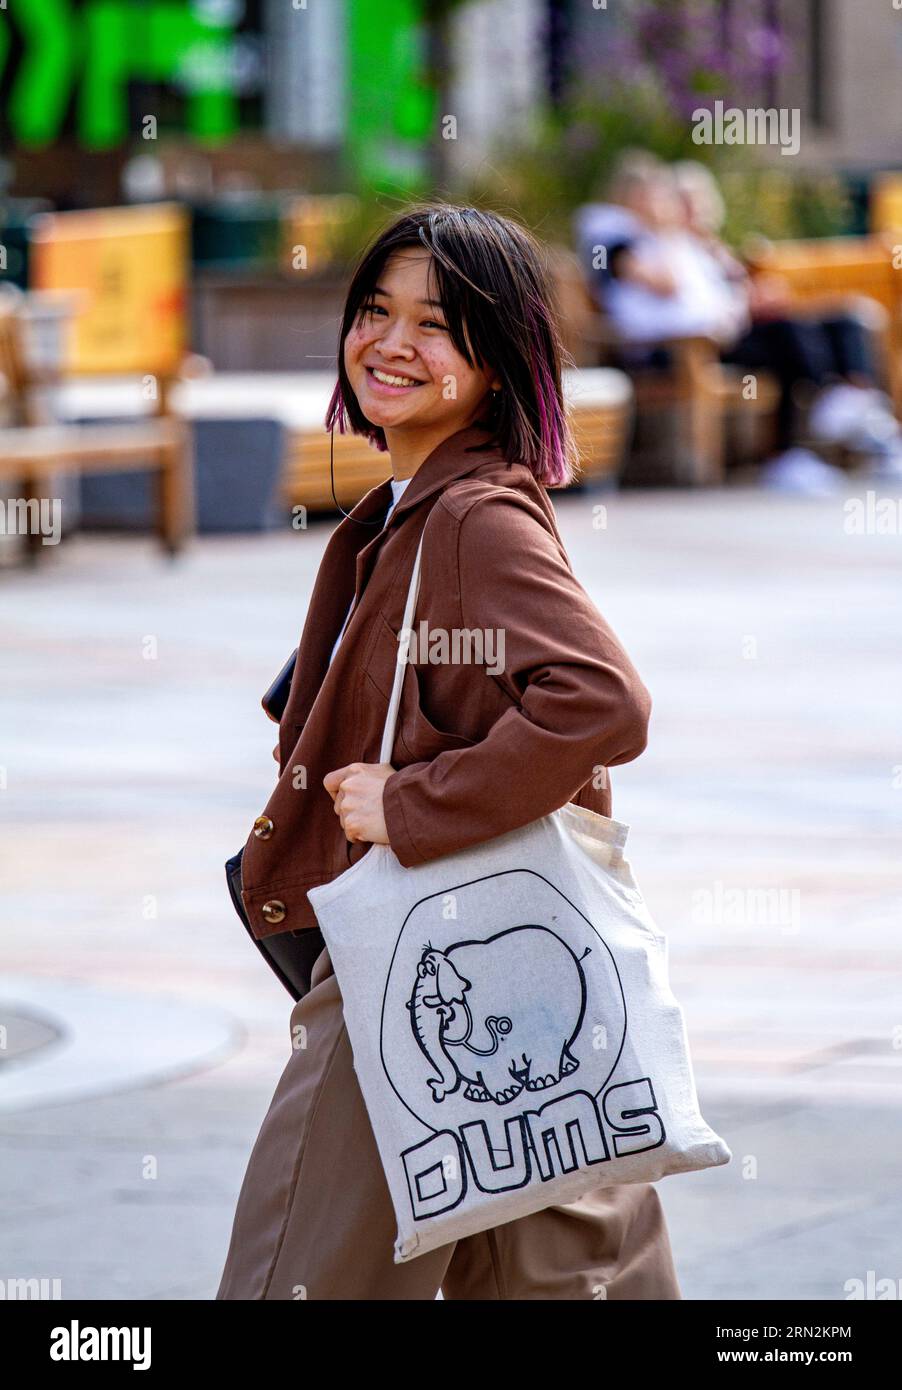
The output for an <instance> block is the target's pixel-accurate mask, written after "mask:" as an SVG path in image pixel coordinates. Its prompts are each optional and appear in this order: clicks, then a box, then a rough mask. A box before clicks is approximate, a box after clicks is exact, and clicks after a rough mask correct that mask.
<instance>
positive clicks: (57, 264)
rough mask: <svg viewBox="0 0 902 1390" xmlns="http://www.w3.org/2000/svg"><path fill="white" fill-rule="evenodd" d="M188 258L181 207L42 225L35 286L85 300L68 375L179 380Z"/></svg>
mask: <svg viewBox="0 0 902 1390" xmlns="http://www.w3.org/2000/svg"><path fill="white" fill-rule="evenodd" d="M188 259H189V226H188V214H187V211H186V210H185V208H183V207H181V206H180V205H179V204H178V203H156V204H150V205H143V206H140V207H126V208H97V209H92V210H91V211H87V212H60V213H48V214H45V215H43V216H41V217H39V218H37V219H36V221H35V226H34V232H33V236H32V243H31V270H30V281H31V284H32V287H33V288H34V289H39V290H77V291H80V292H81V294H82V296H83V297H82V298H81V300H80V304H79V308H78V311H77V313H76V314H75V316H74V318H73V321H72V323H71V324H70V328H69V340H68V345H67V354H66V364H65V369H64V370H65V371H66V372H72V373H78V374H91V373H98V374H100V373H103V374H106V373H118V372H121V373H123V374H125V373H136V372H137V373H141V374H142V375H143V374H148V375H155V376H167V375H171V374H172V373H174V372H175V371H176V370H177V368H178V365H179V362H180V361H181V359H182V357H183V356H184V353H185V345H186V339H187V325H186V312H187V280H188Z"/></svg>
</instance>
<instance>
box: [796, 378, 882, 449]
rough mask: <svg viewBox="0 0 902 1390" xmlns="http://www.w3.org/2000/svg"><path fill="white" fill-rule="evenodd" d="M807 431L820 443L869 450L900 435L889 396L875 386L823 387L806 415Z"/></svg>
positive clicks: (845, 384) (842, 384) (839, 385)
mask: <svg viewBox="0 0 902 1390" xmlns="http://www.w3.org/2000/svg"><path fill="white" fill-rule="evenodd" d="M808 430H809V432H810V434H811V435H812V436H813V437H814V438H815V439H817V440H820V441H821V443H823V444H844V445H845V446H846V448H848V449H854V450H857V451H860V452H863V453H869V452H870V451H871V450H872V449H874V448H875V447H878V448H879V446H880V444H881V443H884V442H887V441H889V440H891V439H894V438H896V437H897V436H898V435H899V434H900V430H899V425H898V422H897V420H896V417H895V415H894V414H893V408H892V404H891V403H890V400H889V397H888V396H887V395H885V393H884V392H883V391H878V390H877V389H876V387H865V386H851V385H850V384H849V383H848V382H840V383H838V384H837V385H836V386H825V387H824V389H823V390H822V391H821V393H820V395H819V396H818V397H817V399H816V400H815V402H814V404H813V405H812V407H811V410H810V412H809V415H808Z"/></svg>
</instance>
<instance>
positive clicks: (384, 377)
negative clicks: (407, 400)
mask: <svg viewBox="0 0 902 1390" xmlns="http://www.w3.org/2000/svg"><path fill="white" fill-rule="evenodd" d="M367 371H368V372H369V374H370V376H372V377H375V379H376V381H379V382H381V383H382V385H383V386H422V385H423V384H424V383H423V382H422V381H417V380H416V378H415V377H412V376H397V375H396V374H395V373H394V372H383V371H381V370H380V369H379V368H378V367H367Z"/></svg>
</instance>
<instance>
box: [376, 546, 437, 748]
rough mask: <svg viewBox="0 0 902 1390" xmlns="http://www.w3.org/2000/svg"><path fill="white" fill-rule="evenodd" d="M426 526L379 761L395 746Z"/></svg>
mask: <svg viewBox="0 0 902 1390" xmlns="http://www.w3.org/2000/svg"><path fill="white" fill-rule="evenodd" d="M425 534H426V528H425V526H424V527H423V531H422V533H421V535H420V541H419V545H418V546H417V553H416V556H415V557H414V562H413V573H412V574H411V576H410V586H409V588H408V590H407V603H406V605H405V607H404V620H403V622H402V623H401V632H400V634H399V637H398V658H397V664H396V666H395V678H394V680H393V682H392V688H391V697H390V698H389V702H388V710H387V712H386V715H385V726H384V728H383V730H382V747H381V749H380V750H379V761H380V763H388V762H391V755H392V749H393V748H394V746H395V728H396V726H397V722H398V706H399V705H400V703H401V687H402V685H403V683H404V670H405V667H406V666H407V653H408V650H409V648H410V633H411V630H412V628H413V614H414V609H415V608H416V603H417V595H418V594H419V592H420V556H421V554H422V552H423V536H425Z"/></svg>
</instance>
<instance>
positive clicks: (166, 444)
mask: <svg viewBox="0 0 902 1390" xmlns="http://www.w3.org/2000/svg"><path fill="white" fill-rule="evenodd" d="M0 377H2V385H3V387H4V388H5V393H4V404H5V406H6V414H7V423H6V427H3V428H0V479H4V480H5V481H6V482H7V483H8V482H10V481H12V482H13V483H18V485H19V486H20V487H21V489H22V491H23V493H24V495H25V498H26V499H27V498H35V499H40V498H41V497H47V496H48V495H49V489H50V488H52V483H53V479H54V478H55V477H57V476H61V475H67V474H68V475H72V474H75V475H78V474H81V473H119V472H124V471H133V470H134V471H137V470H140V471H150V472H152V473H153V474H154V477H155V481H156V496H157V534H158V536H159V538H160V541H161V542H162V544H163V546H164V548H165V549H166V551H167V552H168V553H169V554H172V555H174V554H176V553H177V552H178V551H179V550H180V549H181V547H182V546H183V545H184V543H185V540H186V539H187V537H188V536H189V535H190V534H191V532H192V531H193V529H194V486H193V459H192V450H191V435H190V429H189V426H188V425H187V424H186V423H185V422H184V421H182V420H178V419H175V418H173V417H171V416H167V415H162V414H157V415H154V416H150V417H148V418H147V419H146V420H140V421H137V422H135V423H119V422H113V423H110V424H97V425H93V424H92V425H87V424H85V425H83V424H58V423H52V422H48V423H39V422H38V420H39V412H38V411H37V410H36V408H35V401H34V395H33V392H34V389H35V388H36V387H37V386H39V385H41V386H46V385H47V384H48V383H49V382H50V380H51V376H50V374H48V373H46V372H44V373H38V372H34V371H31V370H30V368H29V365H28V363H27V360H26V355H25V352H24V349H23V342H22V321H21V317H20V313H19V307H18V305H17V303H16V301H15V300H14V299H6V300H5V301H0ZM167 399H168V383H162V384H161V386H160V390H159V391H158V401H157V408H158V410H162V409H165V406H166V402H167ZM24 539H25V553H26V555H27V557H28V558H29V559H32V560H33V559H35V558H36V557H37V555H38V554H39V553H40V552H41V551H42V549H43V545H42V542H41V537H40V535H37V534H35V533H33V532H32V531H31V530H29V531H27V532H26V535H25V538H24Z"/></svg>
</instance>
